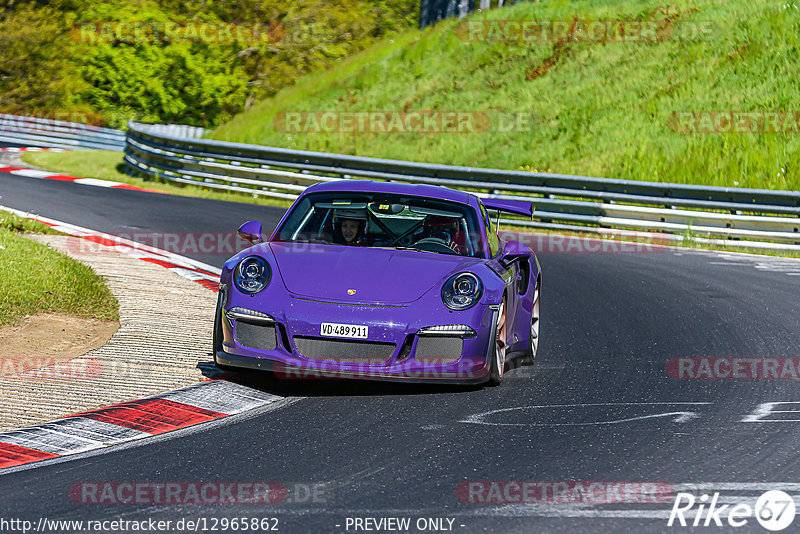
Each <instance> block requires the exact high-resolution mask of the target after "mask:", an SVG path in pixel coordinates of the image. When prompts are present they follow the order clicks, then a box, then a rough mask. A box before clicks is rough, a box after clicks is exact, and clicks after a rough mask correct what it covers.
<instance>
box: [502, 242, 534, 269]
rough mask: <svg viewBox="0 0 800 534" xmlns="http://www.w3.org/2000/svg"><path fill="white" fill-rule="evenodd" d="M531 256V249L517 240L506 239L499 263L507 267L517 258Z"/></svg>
mask: <svg viewBox="0 0 800 534" xmlns="http://www.w3.org/2000/svg"><path fill="white" fill-rule="evenodd" d="M530 257H531V249H529V248H528V247H526V246H525V245H523V244H522V243H520V242H519V241H506V246H505V247H503V253H502V254H501V255H500V263H502V264H503V265H505V266H506V267H508V266H509V265H511V264H512V263H514V262H515V261H517V260H521V259H526V258H530Z"/></svg>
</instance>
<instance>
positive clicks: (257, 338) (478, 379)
mask: <svg viewBox="0 0 800 534" xmlns="http://www.w3.org/2000/svg"><path fill="white" fill-rule="evenodd" d="M234 293H235V292H234ZM259 300H261V299H254V298H252V297H248V296H243V295H240V294H238V293H235V294H231V295H227V296H226V297H224V299H223V307H222V309H223V311H222V320H221V324H222V333H223V344H222V347H221V349H220V348H218V349H217V351H216V354H215V360H216V361H217V363H219V364H221V365H225V366H230V367H240V368H245V369H260V370H267V371H272V372H273V373H274V374H275V375H276V376H277V377H279V378H285V379H298V380H303V379H339V378H343V379H365V380H388V381H396V382H409V383H419V382H426V383H450V384H477V383H482V382H485V381H486V380H488V378H489V372H490V367H489V361H490V360H489V356H490V354H493V352H490V351H492V349H493V348H494V336H493V334H494V330H495V327H494V325H495V322H496V320H497V318H496V309H495V307H492V306H488V305H485V304H480V303H479V304H478V305H476V306H474V307H473V308H471V309H469V310H465V311H462V312H455V311H452V310H449V309H448V308H446V307H445V306H444V305H443V304H442V303H441V301H439V302H438V303H437V302H436V301H432V302H423V301H422V300H424V299H421V301H417V302H414V303H411V304H409V305H383V306H380V305H369V304H363V305H361V304H355V305H354V304H351V303H347V304H345V303H335V302H322V301H316V300H313V299H308V298H299V297H296V296H291V295H286V296H285V297H283V299H270V300H269V304H267V303H264V304H263V305H262V302H259ZM233 308H238V310H235V311H234V313H230V310H231V309H233ZM242 309H245V310H253V311H256V312H257V313H260V314H262V315H265V316H266V317H267V318H265V317H257V316H254V317H247V316H246V315H243V314H242V313H241V310H242ZM236 311H238V312H239V313H236ZM323 322H336V323H343V324H354V325H364V326H367V327H368V328H369V337H368V339H367V340H354V339H342V338H331V337H322V336H321V335H320V325H321V324H322V323H323ZM441 325H464V326H465V327H467V328H468V329H469V330H471V331H472V332H474V335H471V334H469V333H467V334H465V333H463V332H461V333H458V334H452V335H449V334H448V333H446V332H445V333H443V332H435V333H433V334H432V333H430V332H424V331H423V332H420V330H423V329H425V328H428V327H432V326H441Z"/></svg>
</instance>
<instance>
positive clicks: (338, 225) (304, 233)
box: [276, 192, 483, 257]
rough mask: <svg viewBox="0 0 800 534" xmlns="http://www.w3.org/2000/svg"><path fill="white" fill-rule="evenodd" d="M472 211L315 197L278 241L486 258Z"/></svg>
mask: <svg viewBox="0 0 800 534" xmlns="http://www.w3.org/2000/svg"><path fill="white" fill-rule="evenodd" d="M480 235H481V233H480V228H479V226H478V220H477V217H476V215H475V213H474V210H473V209H472V208H470V207H469V206H467V205H464V204H458V203H455V202H448V201H443V200H433V199H430V198H425V197H414V196H408V195H397V194H387V193H362V192H359V193H313V194H310V195H308V196H307V197H305V198H304V199H303V200H302V201H301V202H300V203H298V204H297V205H295V206H294V208H293V209H292V211H291V213H290V214H289V216H288V217H287V218H286V220H285V222H284V223H283V225H282V226H281V228H280V229H279V231H278V234H277V238H276V241H282V242H303V243H324V244H330V245H345V246H358V247H372V248H393V249H394V248H396V249H408V250H416V251H420V252H431V253H438V254H453V255H460V256H471V257H481V256H482V255H483V246H482V243H481V237H480Z"/></svg>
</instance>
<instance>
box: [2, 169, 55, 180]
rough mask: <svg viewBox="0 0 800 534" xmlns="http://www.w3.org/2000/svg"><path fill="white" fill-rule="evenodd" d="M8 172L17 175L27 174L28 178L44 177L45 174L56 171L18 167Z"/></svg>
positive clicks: (52, 173) (50, 174) (48, 174)
mask: <svg viewBox="0 0 800 534" xmlns="http://www.w3.org/2000/svg"><path fill="white" fill-rule="evenodd" d="M9 174H15V175H17V176H28V177H30V178H44V177H46V176H53V175H55V174H58V173H55V172H51V171H38V170H36V169H19V170H16V171H10V172H9Z"/></svg>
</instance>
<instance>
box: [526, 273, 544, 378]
mask: <svg viewBox="0 0 800 534" xmlns="http://www.w3.org/2000/svg"><path fill="white" fill-rule="evenodd" d="M541 286H542V283H541V280H539V279H537V280H536V288H535V289H534V294H533V311H532V312H531V338H530V341H529V342H528V350H527V351H526V352H525V362H526V363H528V364H532V363H533V362H534V361H535V360H536V353H537V352H538V350H539V324H540V322H541V319H540V314H539V300H540V299H541V296H542V291H541ZM534 334H535V336H534Z"/></svg>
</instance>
